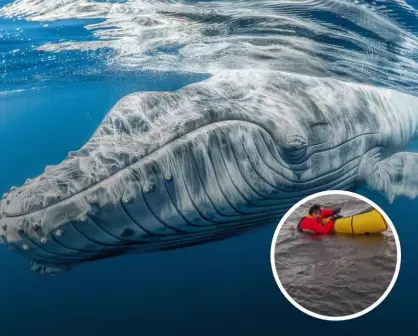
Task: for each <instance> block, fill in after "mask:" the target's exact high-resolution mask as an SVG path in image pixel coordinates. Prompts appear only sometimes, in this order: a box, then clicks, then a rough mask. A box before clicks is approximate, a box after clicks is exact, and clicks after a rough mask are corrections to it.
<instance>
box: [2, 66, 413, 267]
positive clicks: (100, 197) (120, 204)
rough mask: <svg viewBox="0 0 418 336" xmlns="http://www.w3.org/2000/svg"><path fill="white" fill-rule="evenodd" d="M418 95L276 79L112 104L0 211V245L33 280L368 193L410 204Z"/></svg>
mask: <svg viewBox="0 0 418 336" xmlns="http://www.w3.org/2000/svg"><path fill="white" fill-rule="evenodd" d="M417 125H418V98H416V97H414V96H411V95H407V94H405V93H400V92H397V91H394V90H390V89H384V88H378V87H372V86H366V85H361V84H356V83H347V82H343V81H339V80H336V79H331V78H320V77H308V76H302V75H295V74H290V73H285V72H274V71H253V70H248V71H242V70H240V71H224V72H222V73H217V74H215V75H213V76H212V77H210V78H209V79H207V80H204V81H201V82H198V83H195V84H191V85H188V86H185V87H183V88H181V89H179V90H177V91H171V92H140V93H134V94H131V95H128V96H126V97H124V98H122V99H121V100H120V101H119V102H117V104H116V105H115V106H114V107H113V108H112V109H111V111H110V112H109V113H108V114H107V116H106V117H105V119H104V120H103V122H102V123H101V124H100V126H99V127H98V128H97V130H96V131H95V133H94V134H93V135H92V137H91V138H90V140H89V141H88V142H87V143H86V144H85V145H84V146H83V147H82V148H81V149H79V150H77V151H74V152H70V153H69V154H68V156H67V157H66V158H65V159H64V160H63V161H62V162H61V163H60V164H58V165H56V166H49V167H47V168H46V169H45V172H44V173H42V174H41V175H40V176H38V177H36V178H34V179H28V180H27V181H26V182H25V183H24V185H23V186H21V187H12V188H11V190H10V191H9V192H8V193H5V194H4V195H3V199H2V201H0V237H1V240H2V242H3V243H4V244H6V245H7V246H8V247H9V248H10V249H11V250H12V251H17V252H20V253H22V254H24V255H26V256H27V258H28V259H29V262H30V265H31V269H32V270H33V271H35V272H37V273H40V274H56V273H60V272H65V271H68V270H70V269H72V268H73V267H74V266H76V265H80V264H83V263H87V262H90V261H94V260H98V259H102V258H107V257H113V256H117V255H122V254H126V253H143V252H151V251H160V250H171V249H175V248H180V247H185V246H191V245H195V244H202V243H205V242H207V241H212V240H219V239H223V238H226V237H230V236H233V235H237V234H241V233H243V232H246V231H249V230H251V229H254V228H257V227H260V226H262V225H267V224H273V223H277V222H278V221H279V219H280V218H281V216H282V215H283V214H284V213H285V212H286V211H287V210H288V209H289V208H290V207H291V206H292V205H293V204H295V203H296V202H297V201H299V200H300V199H302V198H304V197H305V196H308V195H310V194H312V193H315V192H319V191H324V190H350V189H354V188H357V187H359V186H361V185H365V186H367V187H369V188H371V189H372V190H374V191H376V192H379V193H382V194H384V195H386V196H387V197H388V199H389V200H393V199H394V198H395V197H396V196H398V195H406V196H409V197H416V196H417V194H418V191H417V190H418V178H417V177H416V174H414V173H413V172H412V168H413V167H414V166H416V165H417V164H418V154H415V153H407V152H402V150H403V149H404V148H405V147H406V145H407V144H408V142H410V140H411V139H413V138H414V137H415V136H416V134H417Z"/></svg>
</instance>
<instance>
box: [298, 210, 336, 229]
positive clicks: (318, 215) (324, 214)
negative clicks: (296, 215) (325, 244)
mask: <svg viewBox="0 0 418 336" xmlns="http://www.w3.org/2000/svg"><path fill="white" fill-rule="evenodd" d="M340 211H341V208H337V209H322V208H321V206H320V205H319V204H314V205H313V206H311V208H310V209H309V215H308V216H305V217H303V218H302V219H301V220H300V222H299V224H298V231H299V232H312V233H315V234H329V233H332V232H333V229H334V222H335V221H336V220H337V219H338V218H341V217H342V216H339V215H338V213H339V212H340ZM325 218H330V220H329V221H327V222H326V223H324V219H325Z"/></svg>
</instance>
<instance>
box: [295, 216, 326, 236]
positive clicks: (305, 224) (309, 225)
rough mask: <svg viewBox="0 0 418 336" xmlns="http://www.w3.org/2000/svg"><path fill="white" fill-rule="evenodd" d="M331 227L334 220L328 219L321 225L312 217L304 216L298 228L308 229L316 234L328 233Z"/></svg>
mask: <svg viewBox="0 0 418 336" xmlns="http://www.w3.org/2000/svg"><path fill="white" fill-rule="evenodd" d="M333 228H334V222H333V221H332V220H329V221H328V222H327V223H325V224H324V225H321V224H319V223H318V222H317V221H316V220H315V219H314V218H305V219H304V220H303V221H302V222H301V223H300V229H301V230H302V231H303V230H309V231H313V232H314V233H317V234H328V233H330V232H331V231H332V229H333Z"/></svg>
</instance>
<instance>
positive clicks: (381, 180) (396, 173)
mask: <svg viewBox="0 0 418 336" xmlns="http://www.w3.org/2000/svg"><path fill="white" fill-rule="evenodd" d="M417 171H418V153H406V152H401V153H397V154H394V155H392V156H391V157H389V158H387V159H385V160H382V161H378V162H377V163H375V164H374V165H373V166H372V167H371V169H370V170H369V173H368V176H367V177H366V183H367V186H368V187H369V188H371V189H373V190H375V191H377V192H380V193H382V194H384V195H385V196H386V197H387V199H388V200H389V202H393V200H394V199H395V197H397V196H406V197H409V198H410V199H414V198H415V197H417V195H418V174H417Z"/></svg>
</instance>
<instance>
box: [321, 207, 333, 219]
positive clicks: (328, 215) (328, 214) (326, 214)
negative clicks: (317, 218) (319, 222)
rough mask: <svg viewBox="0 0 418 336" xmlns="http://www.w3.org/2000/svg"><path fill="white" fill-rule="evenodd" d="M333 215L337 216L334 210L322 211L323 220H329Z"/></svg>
mask: <svg viewBox="0 0 418 336" xmlns="http://www.w3.org/2000/svg"><path fill="white" fill-rule="evenodd" d="M333 215H335V211H334V209H322V210H321V217H322V218H329V217H331V216H333Z"/></svg>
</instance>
